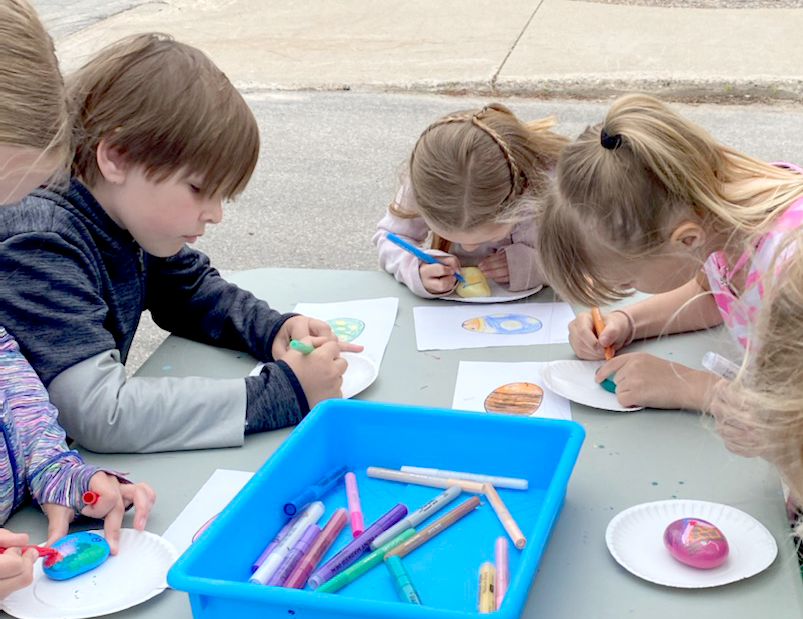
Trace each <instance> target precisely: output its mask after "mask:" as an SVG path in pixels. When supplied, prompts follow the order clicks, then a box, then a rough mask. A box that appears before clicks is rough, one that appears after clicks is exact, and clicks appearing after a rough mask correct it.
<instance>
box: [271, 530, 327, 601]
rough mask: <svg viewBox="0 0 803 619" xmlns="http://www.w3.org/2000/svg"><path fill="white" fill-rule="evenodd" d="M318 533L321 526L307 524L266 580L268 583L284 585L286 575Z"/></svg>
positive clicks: (275, 585) (276, 585) (277, 585)
mask: <svg viewBox="0 0 803 619" xmlns="http://www.w3.org/2000/svg"><path fill="white" fill-rule="evenodd" d="M320 533H321V527H319V526H318V525H317V524H311V525H309V526H308V527H307V530H306V531H304V533H303V534H302V535H301V537H300V538H299V540H298V541H297V542H296V545H295V546H293V548H292V549H291V550H290V552H288V553H287V556H286V557H285V558H284V560H283V561H282V562H281V564H279V567H278V568H276V571H275V572H274V573H273V576H271V577H270V580H268V584H269V585H272V586H274V587H281V586H282V585H284V582H285V581H286V580H287V577H288V576H289V575H290V573H291V572H292V571H293V570H294V569H295V567H296V565H298V562H299V560H300V559H301V557H303V556H304V555H305V554H306V553H307V551H308V550H309V549H310V546H312V543H313V542H314V541H315V539H316V538H317V537H318V535H319V534H320Z"/></svg>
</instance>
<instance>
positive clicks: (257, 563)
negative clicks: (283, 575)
mask: <svg viewBox="0 0 803 619" xmlns="http://www.w3.org/2000/svg"><path fill="white" fill-rule="evenodd" d="M300 515H301V514H297V515H296V516H295V517H294V518H292V519H291V520H288V521H287V524H286V525H284V526H283V527H282V528H281V530H280V531H279V532H278V533H277V534H276V537H274V538H273V541H272V542H271V543H270V544H268V546H267V548H265V550H263V551H262V554H261V555H259V557H257V560H256V561H254V564H253V565H252V566H251V573H252V574H253V573H254V572H256V571H257V570H258V569H259V566H260V565H262V564H263V563H264V562H265V559H267V558H268V555H269V554H270V553H271V552H273V549H274V548H276V546H278V545H279V542H281V541H282V540H283V539H284V538H285V537H287V533H288V532H289V531H290V527H292V526H293V525H294V524H295V522H296V520H298V518H299V516H300Z"/></svg>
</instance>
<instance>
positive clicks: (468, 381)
mask: <svg viewBox="0 0 803 619" xmlns="http://www.w3.org/2000/svg"><path fill="white" fill-rule="evenodd" d="M546 365H547V363H544V362H539V361H517V362H497V361H461V362H460V366H459V367H458V370H457V381H456V383H455V388H454V399H453V400H452V408H454V409H458V410H465V411H477V412H484V411H487V408H486V407H485V401H486V398H488V396H489V395H490V394H491V393H493V392H494V391H495V390H496V389H498V388H499V387H502V386H504V385H509V384H511V383H532V384H534V385H536V386H538V387H540V388H541V389H542V390H543V394H542V395H541V398H542V399H541V404H540V405H539V406H538V408H537V409H535V411H533V412H532V413H530V416H532V417H546V418H548V419H566V420H571V418H572V409H571V404H570V403H569V400H567V399H566V398H563V397H561V396H559V395H557V394H556V393H553V392H551V391H550V390H549V389H547V388H546V387H545V386H544V382H543V380H542V378H541V369H542V368H544V367H546ZM490 412H498V411H495V410H492V411H490ZM513 414H515V413H513Z"/></svg>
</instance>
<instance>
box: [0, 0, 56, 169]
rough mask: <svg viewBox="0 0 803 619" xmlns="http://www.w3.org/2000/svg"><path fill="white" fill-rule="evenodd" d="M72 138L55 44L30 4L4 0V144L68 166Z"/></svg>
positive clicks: (0, 93) (0, 132)
mask: <svg viewBox="0 0 803 619" xmlns="http://www.w3.org/2000/svg"><path fill="white" fill-rule="evenodd" d="M69 135H70V132H69V115H68V113H67V99H66V96H65V92H64V82H63V81H62V77H61V73H60V72H59V65H58V60H57V59H56V53H55V51H54V49H53V41H52V40H51V38H50V36H49V35H48V34H47V32H46V31H45V28H44V26H43V25H42V22H41V21H40V20H39V18H38V17H37V15H36V11H35V10H34V9H33V7H32V6H31V5H30V4H29V3H28V2H27V1H26V0H0V143H3V144H11V145H14V146H20V147H24V148H31V149H35V150H38V151H41V152H42V155H43V156H48V157H52V158H53V159H54V160H56V161H59V162H64V163H65V164H66V162H67V161H68V160H69V152H70V151H69V146H70V140H69Z"/></svg>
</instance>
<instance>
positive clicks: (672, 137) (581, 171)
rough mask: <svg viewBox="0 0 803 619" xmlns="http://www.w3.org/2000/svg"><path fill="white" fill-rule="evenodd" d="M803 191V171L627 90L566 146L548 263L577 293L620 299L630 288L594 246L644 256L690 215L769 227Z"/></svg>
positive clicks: (549, 207)
mask: <svg viewBox="0 0 803 619" xmlns="http://www.w3.org/2000/svg"><path fill="white" fill-rule="evenodd" d="M801 196H803V176H801V175H799V174H797V173H795V172H792V171H790V170H787V169H784V168H781V167H778V166H773V165H770V164H767V163H764V162H761V161H759V160H757V159H754V158H752V157H749V156H747V155H745V154H742V153H739V152H737V151H735V150H733V149H731V148H728V147H727V146H724V145H722V144H720V143H718V142H717V141H716V140H714V138H712V137H711V136H710V135H709V134H708V133H707V132H705V131H704V130H703V129H702V128H700V127H698V126H697V125H695V124H694V123H692V122H690V121H688V120H686V119H684V118H683V117H681V116H680V115H678V114H677V113H676V112H674V111H673V110H672V109H670V108H669V107H668V106H666V105H665V104H664V103H662V102H661V101H659V100H658V99H656V98H654V97H651V96H649V95H644V94H631V95H625V96H623V97H621V98H619V99H618V100H617V101H616V102H614V104H613V105H612V106H611V108H610V110H609V112H608V114H607V116H606V118H605V121H604V122H603V123H602V124H601V125H597V126H594V127H589V128H588V129H586V130H585V132H584V133H583V134H582V135H581V136H580V137H579V138H578V139H577V140H576V141H575V142H573V143H571V144H569V145H568V146H566V148H565V149H564V150H563V153H562V154H561V157H560V160H559V162H558V168H557V192H556V193H553V195H552V196H551V199H550V201H549V202H548V204H546V205H545V206H544V208H543V210H542V211H541V212H540V213H539V220H540V226H539V250H540V253H541V257H542V260H543V268H544V273H545V276H546V279H547V281H549V282H550V283H551V284H552V285H553V286H554V287H555V289H556V290H557V292H558V293H559V294H560V295H561V296H563V297H564V298H565V299H566V300H568V301H573V302H577V303H583V304H585V305H597V304H601V303H607V302H611V301H615V300H618V299H621V298H622V297H623V296H626V293H625V292H624V291H622V290H620V289H617V287H616V286H615V284H612V283H611V282H609V281H606V280H605V278H604V276H603V274H602V273H600V272H599V271H598V269H597V268H596V265H595V260H594V257H593V255H592V253H593V252H592V248H594V247H606V248H609V250H610V251H611V252H613V253H614V254H615V255H617V256H618V257H619V258H620V259H621V260H634V261H635V260H640V259H643V258H645V257H648V256H649V255H650V254H651V253H652V252H655V251H657V250H659V249H660V248H661V246H662V245H663V244H664V243H665V242H667V241H668V240H669V237H670V235H671V233H672V230H673V225H676V224H677V220H678V218H679V217H681V216H686V217H694V218H695V219H697V220H698V221H699V223H700V224H701V225H703V226H705V227H706V228H707V229H709V230H711V231H712V233H723V234H725V235H726V236H727V237H728V238H730V237H731V236H733V237H734V238H736V237H740V236H741V235H740V234H738V233H746V234H748V235H752V234H756V233H761V232H762V231H763V230H765V229H766V228H767V226H768V225H769V223H770V221H771V220H772V219H773V218H774V217H775V216H776V215H777V214H778V213H779V212H781V211H782V210H783V209H784V208H785V207H786V206H788V205H789V204H790V203H791V202H792V201H794V200H795V199H797V198H799V197H801ZM740 242H743V241H740Z"/></svg>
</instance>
